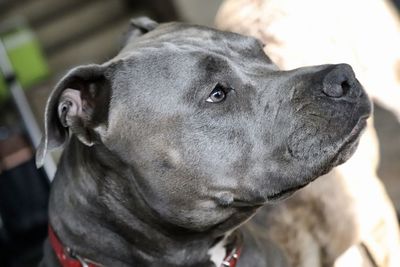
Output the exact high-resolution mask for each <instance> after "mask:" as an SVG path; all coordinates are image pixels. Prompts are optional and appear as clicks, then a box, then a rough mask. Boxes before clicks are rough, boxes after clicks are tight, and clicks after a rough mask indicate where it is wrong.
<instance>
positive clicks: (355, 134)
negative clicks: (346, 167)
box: [331, 116, 369, 166]
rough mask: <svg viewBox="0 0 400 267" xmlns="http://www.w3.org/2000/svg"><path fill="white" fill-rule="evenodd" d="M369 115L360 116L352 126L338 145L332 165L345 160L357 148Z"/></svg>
mask: <svg viewBox="0 0 400 267" xmlns="http://www.w3.org/2000/svg"><path fill="white" fill-rule="evenodd" d="M368 117H369V116H363V117H361V118H360V119H359V120H358V122H357V123H356V125H355V126H354V127H353V129H352V130H351V132H350V133H349V135H348V136H347V137H346V138H345V140H344V142H343V143H342V145H341V146H340V148H339V150H338V152H337V153H336V155H335V156H334V157H333V159H332V161H331V162H332V163H333V166H338V165H340V164H343V163H344V162H346V161H347V160H348V159H350V157H351V156H352V155H353V154H354V152H355V151H356V149H357V146H358V143H359V139H360V137H361V134H362V133H363V132H364V130H365V127H366V126H367V119H368Z"/></svg>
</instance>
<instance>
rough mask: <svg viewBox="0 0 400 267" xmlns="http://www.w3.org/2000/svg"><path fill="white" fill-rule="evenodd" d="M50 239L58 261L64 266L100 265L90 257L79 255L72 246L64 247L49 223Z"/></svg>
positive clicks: (92, 266)
mask: <svg viewBox="0 0 400 267" xmlns="http://www.w3.org/2000/svg"><path fill="white" fill-rule="evenodd" d="M49 240H50V244H51V246H52V247H53V250H54V252H55V253H56V255H57V258H58V261H59V262H60V264H61V266H62V267H100V266H101V265H100V264H96V263H94V262H92V261H90V260H88V259H84V258H82V257H80V256H79V255H77V254H76V253H75V252H74V251H72V250H71V249H70V248H68V247H67V248H64V246H63V245H62V244H61V242H60V239H58V237H57V235H56V233H55V232H54V230H53V228H52V227H51V226H50V225H49Z"/></svg>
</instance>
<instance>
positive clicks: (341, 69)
mask: <svg viewBox="0 0 400 267" xmlns="http://www.w3.org/2000/svg"><path fill="white" fill-rule="evenodd" d="M327 72H328V73H327V74H326V75H325V77H324V78H323V90H322V91H323V93H324V94H325V95H327V96H329V97H332V98H340V97H343V96H345V95H348V94H349V93H350V91H351V90H353V89H354V88H353V83H354V80H355V75H354V72H353V69H352V68H351V67H350V66H349V65H347V64H339V65H333V66H330V67H329V68H328V70H327Z"/></svg>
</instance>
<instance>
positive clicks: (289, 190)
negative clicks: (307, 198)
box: [267, 183, 309, 201]
mask: <svg viewBox="0 0 400 267" xmlns="http://www.w3.org/2000/svg"><path fill="white" fill-rule="evenodd" d="M308 184H309V183H304V184H301V185H297V186H293V187H289V188H287V189H284V190H282V191H280V192H278V193H275V194H272V195H269V196H268V197H267V199H268V201H278V200H283V199H286V198H288V197H290V196H291V195H293V193H294V192H296V191H297V190H299V189H301V188H303V187H305V186H306V185H308Z"/></svg>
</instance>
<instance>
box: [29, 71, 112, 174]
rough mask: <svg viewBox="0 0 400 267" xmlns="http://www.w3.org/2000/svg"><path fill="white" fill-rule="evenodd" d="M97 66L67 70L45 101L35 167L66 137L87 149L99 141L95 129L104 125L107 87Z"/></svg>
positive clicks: (108, 84) (41, 163)
mask: <svg viewBox="0 0 400 267" xmlns="http://www.w3.org/2000/svg"><path fill="white" fill-rule="evenodd" d="M104 68H105V67H103V66H100V65H87V66H81V67H77V68H75V69H73V70H71V71H70V72H69V73H68V74H67V75H66V76H64V78H62V79H61V81H60V82H59V83H58V84H57V85H56V87H55V88H54V90H53V92H52V93H51V94H50V96H49V99H48V100H47V105H46V111H45V116H44V124H45V125H44V135H43V137H42V140H41V143H40V145H39V147H38V148H37V151H36V166H37V167H40V166H42V165H43V162H44V158H45V156H46V153H47V151H49V150H52V149H55V148H57V147H60V146H62V145H63V144H64V143H65V142H66V141H67V139H68V138H69V136H70V135H75V136H76V137H77V138H78V139H79V140H80V141H81V142H82V143H83V144H85V145H88V146H91V145H93V144H95V143H96V142H97V141H98V140H99V136H98V132H97V131H96V129H95V128H96V127H97V126H99V125H101V124H107V121H108V109H109V102H110V95H111V86H110V83H109V81H108V80H107V78H106V77H105V76H104Z"/></svg>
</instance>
